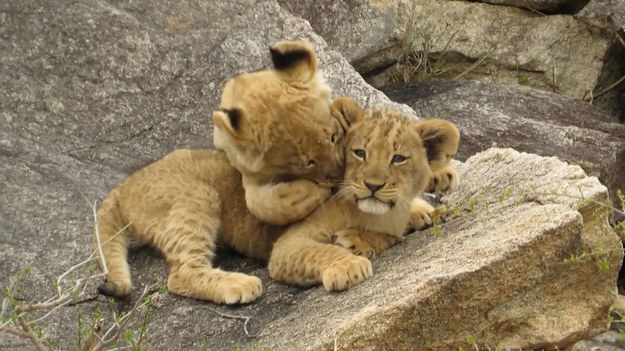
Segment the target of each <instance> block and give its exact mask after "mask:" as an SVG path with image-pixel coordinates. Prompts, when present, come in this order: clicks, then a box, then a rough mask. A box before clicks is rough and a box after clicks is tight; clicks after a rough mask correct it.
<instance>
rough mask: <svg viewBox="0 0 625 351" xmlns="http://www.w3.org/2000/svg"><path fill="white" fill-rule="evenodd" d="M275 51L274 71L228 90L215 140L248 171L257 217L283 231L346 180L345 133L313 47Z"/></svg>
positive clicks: (297, 44)
mask: <svg viewBox="0 0 625 351" xmlns="http://www.w3.org/2000/svg"><path fill="white" fill-rule="evenodd" d="M270 52H271V57H272V61H273V64H274V69H273V70H269V71H261V72H254V73H247V74H242V75H240V76H237V77H235V78H233V79H231V80H230V81H229V82H228V83H227V84H226V86H225V87H224V91H223V94H222V96H221V103H220V109H219V110H218V111H215V112H214V113H213V120H214V122H215V130H214V137H213V140H214V142H215V146H216V147H217V148H218V149H222V150H224V151H225V152H226V155H228V159H229V160H230V162H231V163H232V165H233V166H234V167H235V168H236V169H238V170H239V172H241V174H242V176H243V186H244V188H245V200H246V203H247V206H248V208H249V209H250V211H252V213H254V214H255V215H256V216H257V217H258V218H259V219H261V220H263V221H265V222H268V223H273V224H279V225H282V224H287V223H291V222H294V221H296V220H300V219H302V218H304V217H305V216H306V215H308V214H309V213H310V212H312V211H313V210H314V209H315V208H316V207H317V206H319V204H321V202H323V201H324V200H325V199H326V198H327V197H328V195H329V187H328V186H327V185H328V184H329V183H328V182H326V180H327V179H337V178H339V177H340V176H341V175H342V174H341V170H342V166H343V150H342V148H341V147H340V145H341V142H342V139H343V136H344V130H343V128H342V127H341V125H340V123H339V122H338V120H337V119H336V118H334V117H333V116H332V113H331V109H330V88H329V87H328V86H327V84H326V83H325V80H324V79H323V77H322V75H321V74H319V73H318V72H317V59H316V57H315V55H314V52H313V49H312V47H311V46H310V44H308V43H306V42H303V41H282V42H279V43H277V44H276V45H275V46H274V47H273V48H271V49H270Z"/></svg>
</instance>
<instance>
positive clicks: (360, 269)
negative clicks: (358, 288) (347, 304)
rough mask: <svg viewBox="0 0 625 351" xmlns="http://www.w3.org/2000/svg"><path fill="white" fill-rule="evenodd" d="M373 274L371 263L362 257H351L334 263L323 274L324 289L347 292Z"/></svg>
mask: <svg viewBox="0 0 625 351" xmlns="http://www.w3.org/2000/svg"><path fill="white" fill-rule="evenodd" d="M372 274H373V272H372V269H371V261H369V259H367V258H365V257H362V256H351V257H349V258H347V259H344V260H341V261H340V262H334V263H332V264H331V265H330V266H329V267H328V268H326V269H324V270H323V272H322V274H321V280H322V283H323V287H324V288H326V290H328V291H340V290H347V289H349V288H351V287H352V286H354V285H356V284H358V283H360V282H361V281H363V280H365V279H366V278H369V277H370V276H371V275H372Z"/></svg>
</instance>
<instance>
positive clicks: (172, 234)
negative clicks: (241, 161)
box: [94, 99, 357, 304]
mask: <svg viewBox="0 0 625 351" xmlns="http://www.w3.org/2000/svg"><path fill="white" fill-rule="evenodd" d="M350 106H355V103H354V102H353V101H352V100H350V99H337V100H336V102H335V103H334V105H333V107H332V110H333V112H332V113H333V116H334V117H333V118H336V119H335V121H337V120H341V121H345V120H346V118H345V117H343V116H342V113H343V112H342V111H351V110H353V109H354V108H353V107H350ZM356 109H357V107H356ZM342 123H343V122H342ZM341 129H342V128H341ZM284 184H285V187H284V188H283V187H278V189H279V190H282V189H288V186H290V184H292V182H291V183H289V182H285V183H284ZM243 185H244V183H243V177H242V175H241V173H239V172H238V171H237V169H236V168H234V167H233V166H232V165H231V164H230V162H229V161H228V158H227V155H226V154H225V153H224V152H223V151H219V150H177V151H174V152H172V153H170V154H169V155H167V156H165V157H164V158H163V159H161V160H159V161H156V162H154V163H152V164H150V165H148V166H147V167H145V168H143V169H141V170H139V171H137V172H136V173H134V174H132V175H131V176H129V177H128V178H126V179H125V180H123V181H122V182H121V183H120V184H118V185H117V186H116V187H115V188H114V189H113V190H112V191H111V192H110V194H109V195H108V196H107V197H106V198H105V200H104V201H103V203H102V205H101V207H100V209H99V211H98V232H99V235H100V239H101V242H102V243H103V245H102V249H103V254H104V258H105V260H106V264H107V266H108V269H109V275H108V277H107V279H106V282H105V283H104V284H102V285H101V286H100V292H102V293H103V294H106V295H112V296H117V297H125V296H128V295H129V294H130V292H131V289H132V283H131V277H130V271H129V267H128V263H127V258H126V255H127V242H128V235H132V236H134V237H135V238H136V239H138V240H139V241H141V242H144V243H148V244H150V245H152V246H154V247H156V248H158V249H159V250H160V251H161V252H163V254H164V256H165V259H166V260H167V262H168V263H169V265H170V272H169V277H168V280H167V288H168V289H169V291H171V292H172V293H175V294H179V295H184V296H190V297H194V298H197V299H203V300H209V301H213V302H216V303H226V304H235V303H246V302H250V301H253V300H255V299H256V298H257V297H258V296H260V294H261V293H262V285H261V281H260V279H258V278H256V277H252V276H249V275H245V274H241V273H235V272H225V271H222V270H220V269H215V268H212V265H211V262H212V259H213V256H214V253H215V248H216V246H217V245H219V246H224V247H230V248H233V249H235V250H237V251H238V252H240V253H242V254H244V255H246V256H248V257H252V258H257V259H261V260H267V259H268V258H269V253H270V250H271V247H272V245H273V243H274V241H275V240H276V239H277V238H278V236H279V235H280V234H281V233H282V232H283V231H284V228H283V227H280V226H274V225H270V224H266V223H263V222H261V221H260V220H259V219H257V218H256V217H255V216H254V215H253V214H252V213H251V212H250V211H249V210H248V209H247V203H246V195H247V194H246V192H245V190H244V188H243ZM295 188H297V187H295ZM288 195H289V194H287V196H286V198H287V199H288ZM282 200H284V199H282ZM126 226H128V230H127V231H121V232H120V230H121V229H122V228H124V227H126ZM94 243H95V242H94Z"/></svg>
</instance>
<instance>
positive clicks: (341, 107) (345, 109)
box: [332, 97, 365, 130]
mask: <svg viewBox="0 0 625 351" xmlns="http://www.w3.org/2000/svg"><path fill="white" fill-rule="evenodd" d="M332 117H334V118H336V119H337V120H338V121H339V123H340V124H341V127H343V129H344V130H348V129H349V127H351V126H352V125H354V124H355V123H358V122H360V121H362V120H363V119H364V118H365V112H364V111H363V110H362V109H361V108H360V106H358V104H357V103H356V101H354V100H352V99H350V98H348V97H341V98H336V99H334V101H333V102H332Z"/></svg>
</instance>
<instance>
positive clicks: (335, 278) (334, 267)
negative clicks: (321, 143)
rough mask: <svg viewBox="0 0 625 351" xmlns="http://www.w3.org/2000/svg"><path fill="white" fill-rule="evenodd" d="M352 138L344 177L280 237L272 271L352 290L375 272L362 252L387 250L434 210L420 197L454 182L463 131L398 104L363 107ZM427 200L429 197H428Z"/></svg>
mask: <svg viewBox="0 0 625 351" xmlns="http://www.w3.org/2000/svg"><path fill="white" fill-rule="evenodd" d="M353 116H355V117H356V118H355V120H354V121H353V124H352V125H351V127H350V129H349V130H348V132H347V136H346V139H345V143H346V144H345V145H346V149H345V153H346V166H345V174H344V178H343V185H342V187H341V189H340V190H339V192H338V193H337V194H336V196H334V197H332V198H331V199H330V200H328V201H327V202H326V203H324V204H323V205H322V206H321V207H319V208H318V209H317V210H316V211H314V212H313V213H312V214H311V215H310V216H308V217H307V218H306V219H305V220H303V221H302V222H299V223H296V224H293V225H292V226H291V227H290V228H289V229H288V230H287V231H286V232H285V233H284V234H283V235H282V236H281V237H280V238H279V239H278V241H276V243H275V244H274V247H273V250H272V252H271V257H270V258H269V265H268V268H269V274H270V276H271V277H272V278H274V279H277V280H280V281H284V282H288V283H292V284H297V285H311V284H316V283H322V284H323V286H324V287H325V288H326V289H327V290H345V289H349V288H350V287H352V286H353V285H355V284H358V283H359V282H361V281H362V280H364V279H365V278H367V277H369V276H371V274H372V272H371V262H370V261H369V259H367V258H366V257H362V256H360V255H365V256H367V255H370V254H373V253H379V252H381V251H382V250H384V249H386V248H388V247H389V246H391V245H393V244H394V243H395V242H397V241H399V240H401V238H402V237H403V234H404V231H405V230H406V228H407V227H408V226H409V225H411V211H412V212H413V213H412V216H413V217H415V216H417V217H420V215H426V216H427V213H428V211H431V207H430V208H428V206H429V205H426V206H422V205H421V204H420V203H419V201H416V202H415V201H412V203H411V200H412V199H413V198H415V197H416V196H417V195H419V194H420V193H422V192H423V191H424V189H426V188H427V187H428V183H429V182H430V183H431V184H430V186H431V187H432V188H436V187H435V186H434V184H433V183H434V181H432V180H431V179H432V178H435V177H434V176H436V177H438V179H439V180H440V179H444V180H445V181H446V186H450V185H452V183H453V182H454V179H452V177H453V176H454V175H455V171H453V169H452V168H451V167H450V165H449V161H450V159H451V157H452V156H453V155H454V154H455V153H456V151H457V148H458V142H459V133H458V131H457V129H456V128H455V127H454V125H453V124H451V123H449V122H446V121H443V120H436V119H434V120H423V121H418V122H417V121H414V120H413V119H411V118H410V117H406V116H403V115H402V114H400V113H399V112H397V111H395V110H392V109H385V108H380V109H373V110H369V111H367V112H366V116H365V117H363V116H362V114H355V115H353ZM421 201H422V200H421Z"/></svg>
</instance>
